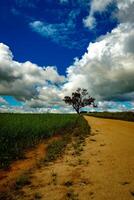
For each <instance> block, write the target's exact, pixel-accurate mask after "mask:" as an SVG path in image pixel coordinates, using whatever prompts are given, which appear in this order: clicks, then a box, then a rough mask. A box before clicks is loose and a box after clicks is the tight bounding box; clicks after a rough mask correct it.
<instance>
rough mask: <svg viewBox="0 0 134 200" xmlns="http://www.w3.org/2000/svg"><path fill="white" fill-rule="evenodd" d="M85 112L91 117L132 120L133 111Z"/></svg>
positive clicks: (133, 116)
mask: <svg viewBox="0 0 134 200" xmlns="http://www.w3.org/2000/svg"><path fill="white" fill-rule="evenodd" d="M85 114H86V115H89V116H93V117H100V118H109V119H119V120H125V121H134V112H90V113H85Z"/></svg>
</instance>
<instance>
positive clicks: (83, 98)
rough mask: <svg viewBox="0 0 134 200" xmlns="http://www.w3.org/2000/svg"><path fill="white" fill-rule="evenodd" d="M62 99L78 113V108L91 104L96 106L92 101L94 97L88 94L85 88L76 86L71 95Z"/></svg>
mask: <svg viewBox="0 0 134 200" xmlns="http://www.w3.org/2000/svg"><path fill="white" fill-rule="evenodd" d="M63 101H65V103H67V104H69V105H72V106H73V108H74V109H75V110H76V112H77V113H78V114H80V109H81V108H82V107H85V106H90V105H93V107H97V106H96V105H95V103H94V101H95V99H94V98H92V97H90V96H89V95H88V92H87V90H86V89H81V88H78V89H77V90H76V91H75V92H73V93H72V96H71V97H70V96H65V97H64V99H63Z"/></svg>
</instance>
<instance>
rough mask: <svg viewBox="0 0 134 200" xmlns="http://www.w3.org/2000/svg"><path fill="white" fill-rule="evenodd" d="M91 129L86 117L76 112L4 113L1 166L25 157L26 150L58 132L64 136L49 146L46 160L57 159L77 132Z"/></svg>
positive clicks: (0, 132) (0, 123)
mask: <svg viewBox="0 0 134 200" xmlns="http://www.w3.org/2000/svg"><path fill="white" fill-rule="evenodd" d="M87 132H89V126H88V125H87V122H86V121H85V119H84V118H83V117H82V116H78V115H76V114H0V168H8V167H9V165H10V164H11V162H12V161H13V160H17V159H22V158H24V152H25V150H26V149H28V148H31V147H34V146H35V145H36V144H38V143H39V142H41V141H42V140H44V139H47V138H50V137H52V136H54V135H55V134H60V135H61V136H62V137H61V139H60V140H59V141H54V142H53V143H52V144H50V146H48V153H47V157H46V160H48V161H50V160H55V159H56V158H57V157H58V156H59V155H60V153H61V152H62V151H63V149H65V147H66V145H67V143H68V142H69V140H70V139H69V138H70V136H71V135H72V133H73V134H78V135H81V136H80V137H83V136H82V135H84V134H86V133H87Z"/></svg>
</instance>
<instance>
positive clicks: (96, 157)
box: [83, 116, 134, 200]
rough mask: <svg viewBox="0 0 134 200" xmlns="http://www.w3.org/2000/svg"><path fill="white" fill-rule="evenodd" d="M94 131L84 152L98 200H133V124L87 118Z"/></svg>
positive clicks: (95, 197)
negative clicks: (88, 159)
mask: <svg viewBox="0 0 134 200" xmlns="http://www.w3.org/2000/svg"><path fill="white" fill-rule="evenodd" d="M85 118H86V120H87V121H88V123H89V124H90V125H91V128H92V135H93V136H91V137H90V138H88V141H87V146H86V148H85V151H84V155H83V156H85V157H87V156H89V157H90V165H89V168H88V170H87V173H88V174H89V176H90V179H91V180H92V182H93V185H92V190H93V192H94V193H95V194H94V198H93V199H95V200H131V199H134V123H133V122H125V121H119V120H111V119H102V118H94V117H87V116H86V117H85Z"/></svg>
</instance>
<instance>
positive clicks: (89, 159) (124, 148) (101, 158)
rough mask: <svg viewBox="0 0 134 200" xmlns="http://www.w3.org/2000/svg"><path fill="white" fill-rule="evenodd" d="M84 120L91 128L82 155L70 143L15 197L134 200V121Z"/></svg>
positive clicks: (26, 199)
mask: <svg viewBox="0 0 134 200" xmlns="http://www.w3.org/2000/svg"><path fill="white" fill-rule="evenodd" d="M85 119H86V120H87V121H88V122H89V125H90V126H91V129H92V131H91V135H90V136H89V137H87V138H86V141H85V143H84V144H83V150H82V151H81V154H80V155H75V154H74V152H75V149H74V147H73V144H69V145H68V147H67V149H66V152H65V153H64V155H63V156H62V157H61V158H59V159H58V160H57V161H55V162H52V163H49V165H46V166H45V165H42V166H40V167H39V168H36V169H35V170H34V171H33V172H31V184H30V185H27V186H25V187H23V188H22V189H21V190H20V193H18V198H17V199H19V200H20V199H23V200H34V199H39V198H40V199H43V200H91V199H93V200H134V123H133V122H125V121H119V120H110V119H101V118H94V117H88V116H85ZM37 197H38V198H37Z"/></svg>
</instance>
